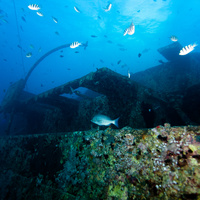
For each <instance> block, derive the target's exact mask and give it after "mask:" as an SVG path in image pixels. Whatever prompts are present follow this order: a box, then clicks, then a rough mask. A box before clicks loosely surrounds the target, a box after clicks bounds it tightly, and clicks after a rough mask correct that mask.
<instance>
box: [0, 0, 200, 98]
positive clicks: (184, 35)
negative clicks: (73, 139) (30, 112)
mask: <svg viewBox="0 0 200 200" xmlns="http://www.w3.org/2000/svg"><path fill="white" fill-rule="evenodd" d="M108 3H112V8H111V10H110V11H109V12H105V11H104V8H106V6H107V5H108ZM14 4H15V6H16V9H15V7H14ZM30 4H38V5H39V7H41V9H40V10H39V11H40V12H42V13H43V14H44V16H43V17H40V16H38V15H37V14H36V11H33V10H30V9H29V8H28V5H30ZM74 6H76V7H77V8H78V9H79V10H80V11H81V13H77V12H76V11H75V10H74ZM199 7H200V1H198V0H191V1H183V0H173V1H172V0H165V1H163V0H115V1H113V2H108V1H97V0H93V1H89V0H87V1H86V0H76V1H72V0H68V1H63V0H57V1H52V0H48V1H47V0H43V1H39V0H36V1H30V0H28V1H19V0H18V1H16V0H9V1H8V0H0V29H1V31H0V40H1V43H0V52H1V57H0V80H1V84H0V101H2V98H3V97H4V95H5V91H6V90H7V89H8V87H9V85H10V83H13V82H15V81H17V80H19V79H20V78H24V77H25V75H26V73H27V72H28V70H29V69H30V68H31V66H32V65H33V64H34V63H35V62H36V61H37V60H38V59H39V58H40V57H41V56H42V55H44V54H45V53H46V52H48V51H50V50H51V49H53V48H55V47H58V46H60V45H63V44H70V43H72V42H74V41H79V42H83V43H85V42H86V41H88V47H87V49H86V50H84V49H83V48H82V47H78V48H75V49H70V48H66V49H63V52H60V51H58V52H56V53H54V54H52V55H50V56H48V57H47V58H46V59H45V60H43V61H42V62H41V63H40V64H39V65H38V67H37V68H36V69H35V70H34V71H33V73H32V75H31V76H30V78H29V80H28V82H27V85H26V90H27V91H29V92H32V93H34V94H38V93H41V92H43V91H46V90H47V89H50V88H52V87H55V86H59V85H61V84H63V83H65V82H68V81H70V80H74V79H76V78H79V77H81V76H83V75H85V74H87V73H89V72H91V71H96V68H100V67H108V68H110V69H112V70H114V71H116V72H118V73H121V74H123V75H127V71H128V69H130V72H132V73H135V72H138V71H142V70H145V69H147V68H150V67H153V66H156V65H158V64H159V62H158V60H160V59H161V60H163V61H166V60H165V59H164V58H163V57H162V56H161V55H160V54H159V53H158V52H157V49H158V48H160V47H163V46H165V45H168V44H170V43H172V41H171V40H170V38H169V37H170V36H171V35H176V36H177V37H178V40H179V42H180V43H181V44H182V45H183V46H185V45H189V44H191V43H194V42H197V43H199V32H200V15H199ZM15 11H16V15H15ZM22 17H24V19H25V20H23V19H22ZM52 17H55V18H56V19H57V20H58V23H55V22H54V21H53V18H52ZM131 22H133V23H134V25H135V34H134V35H132V36H129V35H126V36H123V33H124V30H125V29H126V28H127V27H128V26H129V25H130V24H131ZM18 30H19V34H18ZM91 35H95V36H97V37H91ZM111 42H112V43H111ZM18 45H20V46H21V47H22V49H20V48H19V47H18ZM40 48H41V52H40V50H39V49H40ZM120 48H123V49H124V51H122V50H120ZM145 50H148V51H147V52H145ZM76 51H78V52H79V53H75V52H76ZM195 51H199V46H197V47H196V48H195ZM28 52H32V57H31V58H27V57H26V54H27V53H28ZM139 53H141V54H142V55H141V57H138V54H139ZM60 55H62V56H64V57H60ZM119 60H121V62H120V64H117V62H118V61H119Z"/></svg>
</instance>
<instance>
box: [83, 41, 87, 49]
mask: <svg viewBox="0 0 200 200" xmlns="http://www.w3.org/2000/svg"><path fill="white" fill-rule="evenodd" d="M82 45H83V46H84V50H86V48H87V47H88V41H87V42H86V43H85V44H82Z"/></svg>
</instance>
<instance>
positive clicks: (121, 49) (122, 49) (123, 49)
mask: <svg viewBox="0 0 200 200" xmlns="http://www.w3.org/2000/svg"><path fill="white" fill-rule="evenodd" d="M119 50H120V51H126V50H127V49H125V48H119Z"/></svg>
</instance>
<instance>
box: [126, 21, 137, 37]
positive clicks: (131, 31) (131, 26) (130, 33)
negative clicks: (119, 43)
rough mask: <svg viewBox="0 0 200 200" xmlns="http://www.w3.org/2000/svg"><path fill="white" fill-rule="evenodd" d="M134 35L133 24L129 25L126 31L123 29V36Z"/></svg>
mask: <svg viewBox="0 0 200 200" xmlns="http://www.w3.org/2000/svg"><path fill="white" fill-rule="evenodd" d="M134 33H135V25H134V24H133V22H132V23H131V25H130V26H129V27H128V28H127V29H125V31H124V36H125V35H126V34H128V35H133V34H134Z"/></svg>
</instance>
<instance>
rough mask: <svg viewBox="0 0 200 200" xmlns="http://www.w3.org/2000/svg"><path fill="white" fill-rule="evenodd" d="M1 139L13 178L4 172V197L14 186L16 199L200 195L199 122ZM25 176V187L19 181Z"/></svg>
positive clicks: (4, 165)
mask: <svg viewBox="0 0 200 200" xmlns="http://www.w3.org/2000/svg"><path fill="white" fill-rule="evenodd" d="M0 143H1V147H0V163H1V165H0V169H1V171H3V174H5V175H6V176H7V180H8V181H9V182H6V180H5V178H4V179H3V175H1V176H0V179H1V180H4V182H2V181H0V183H1V187H0V188H1V189H0V193H1V199H13V198H12V197H13V196H14V195H15V197H16V193H15V191H18V193H17V197H18V199H20V197H21V198H22V197H26V198H29V199H31V198H36V197H37V199H52V198H54V199H55V198H56V199H120V200H121V199H124V200H125V199H152V200H153V199H161V198H162V199H166V200H168V199H199V198H200V168H199V165H200V127H199V126H184V127H171V126H170V124H168V123H166V124H164V126H161V125H160V126H157V127H155V128H152V129H132V128H130V127H124V128H123V129H118V130H117V129H115V130H113V129H111V128H110V127H109V128H107V129H106V130H96V129H92V130H89V131H78V132H73V133H60V134H56V135H54V134H47V135H34V136H24V137H9V138H0ZM13 143H14V146H13ZM11 146H12V148H11ZM9 148H11V149H10V150H9ZM5 158H7V159H8V160H5V161H4V159H5ZM11 163H12V165H10V164H11ZM9 175H10V176H12V177H9ZM16 177H23V178H20V179H18V180H16V179H17V178H16ZM28 177H29V178H28ZM30 177H31V178H30ZM24 179H25V180H26V181H25V182H26V186H25V185H24V184H22V183H20V184H16V181H17V182H18V183H19V182H20V181H22V180H23V181H24ZM2 184H4V186H3V185H2ZM2 186H3V187H2ZM5 187H6V189H5ZM20 187H22V188H23V189H22V188H20ZM2 188H4V189H2ZM31 188H32V189H31ZM20 189H21V190H20ZM2 190H4V191H2ZM19 191H21V193H20V192H19ZM27 191H28V192H27ZM56 191H57V193H56ZM55 193H56V194H55ZM8 194H9V195H8ZM42 194H43V195H44V196H43V198H42ZM19 196H20V197H19Z"/></svg>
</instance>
